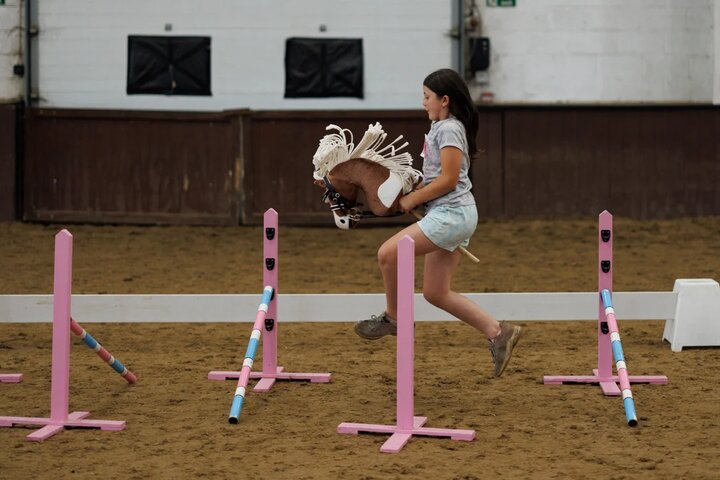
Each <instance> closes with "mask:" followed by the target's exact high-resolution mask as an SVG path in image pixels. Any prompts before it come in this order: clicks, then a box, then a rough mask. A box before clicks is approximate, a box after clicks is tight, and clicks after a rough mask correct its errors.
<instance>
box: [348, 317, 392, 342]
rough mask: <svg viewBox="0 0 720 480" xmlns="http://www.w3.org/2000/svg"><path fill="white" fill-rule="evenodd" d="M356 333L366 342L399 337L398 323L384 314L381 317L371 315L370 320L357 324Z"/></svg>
mask: <svg viewBox="0 0 720 480" xmlns="http://www.w3.org/2000/svg"><path fill="white" fill-rule="evenodd" d="M355 333H357V334H358V336H360V337H362V338H364V339H365V340H377V339H378V338H382V337H384V336H386V335H397V322H396V321H395V320H392V319H391V318H390V317H388V316H387V313H385V312H383V313H381V314H380V315H379V316H378V315H371V316H370V318H369V319H368V320H361V321H359V322H358V323H356V324H355Z"/></svg>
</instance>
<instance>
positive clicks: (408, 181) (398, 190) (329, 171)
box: [313, 123, 422, 230]
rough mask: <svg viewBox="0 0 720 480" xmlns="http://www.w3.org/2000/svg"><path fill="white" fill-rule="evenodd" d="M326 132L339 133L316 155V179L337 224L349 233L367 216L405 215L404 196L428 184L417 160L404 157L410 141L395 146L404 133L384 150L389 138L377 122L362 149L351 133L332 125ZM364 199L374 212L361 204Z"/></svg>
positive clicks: (326, 139) (330, 136)
mask: <svg viewBox="0 0 720 480" xmlns="http://www.w3.org/2000/svg"><path fill="white" fill-rule="evenodd" d="M326 130H335V131H336V133H331V134H328V135H325V136H324V137H323V138H322V139H320V145H319V146H318V149H317V151H316V152H315V155H313V165H314V166H315V171H314V172H313V178H314V180H315V184H317V185H319V186H320V187H324V188H325V193H324V195H323V201H324V202H325V203H327V204H328V205H330V210H331V211H332V213H333V217H334V219H335V225H336V226H337V227H338V228H341V229H344V230H347V229H350V228H353V227H355V226H357V223H358V222H359V221H360V220H361V219H363V218H369V217H387V216H393V215H400V214H402V213H401V212H400V211H399V208H398V201H399V199H400V197H401V196H402V195H405V194H407V193H409V192H410V191H412V190H413V189H414V188H415V186H416V185H417V184H418V183H419V182H420V181H421V180H422V173H420V171H418V170H416V169H414V168H413V166H412V162H413V159H412V156H411V155H410V154H409V153H407V152H404V153H399V151H400V150H402V149H403V148H405V147H407V145H408V143H407V142H405V143H403V144H402V145H400V146H399V147H396V146H395V144H396V143H397V142H399V141H400V140H402V138H403V137H402V135H400V136H399V137H397V138H396V139H395V140H394V141H393V142H391V143H390V144H388V145H386V146H384V147H383V142H385V139H386V137H387V134H386V133H385V132H384V131H383V128H382V125H380V123H375V125H370V126H369V127H368V129H367V131H366V132H365V134H364V135H363V137H362V139H361V140H360V142H359V143H358V144H357V146H356V145H355V144H354V143H353V135H352V132H351V131H350V130H348V129H344V128H340V127H338V126H337V125H328V126H327V127H326ZM361 196H362V197H364V200H365V202H366V203H367V208H368V209H369V210H365V209H364V207H365V205H364V204H363V203H361V202H360V201H359V198H360V197H361Z"/></svg>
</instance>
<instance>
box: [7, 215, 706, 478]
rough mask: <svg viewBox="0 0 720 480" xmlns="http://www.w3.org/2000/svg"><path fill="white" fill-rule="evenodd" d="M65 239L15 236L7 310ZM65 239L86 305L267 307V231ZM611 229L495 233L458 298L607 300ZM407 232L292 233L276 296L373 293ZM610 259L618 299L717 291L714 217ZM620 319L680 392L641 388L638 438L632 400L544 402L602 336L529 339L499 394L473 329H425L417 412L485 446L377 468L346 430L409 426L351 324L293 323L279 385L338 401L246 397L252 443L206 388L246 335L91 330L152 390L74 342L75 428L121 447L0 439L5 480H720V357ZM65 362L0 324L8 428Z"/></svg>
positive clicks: (484, 234)
mask: <svg viewBox="0 0 720 480" xmlns="http://www.w3.org/2000/svg"><path fill="white" fill-rule="evenodd" d="M62 227H63V226H61V225H47V226H42V225H27V224H0V258H2V268H1V269H0V294H46V293H50V292H51V290H52V251H53V247H52V245H53V244H52V242H53V235H54V234H55V233H56V232H57V231H58V230H59V228H62ZM68 228H69V229H70V230H71V231H72V232H73V234H74V237H75V261H74V292H75V293H109V294H124V293H186V294H192V293H258V294H259V290H260V288H261V281H262V280H261V278H262V277H261V275H262V273H261V261H262V255H261V243H260V238H261V229H260V228H190V227H133V226H119V227H118V226H116V227H113V226H84V225H74V226H69V227H68ZM596 228H597V227H596V221H595V219H582V220H577V219H570V220H513V221H492V222H484V223H481V225H480V226H479V228H478V231H477V233H476V235H475V237H474V239H473V242H472V243H471V247H470V250H471V251H473V253H475V254H476V255H478V256H479V257H480V258H481V260H482V261H481V263H480V264H479V265H472V264H470V263H469V262H466V261H464V262H463V263H462V265H461V267H460V271H459V272H458V274H457V278H456V283H455V285H454V288H455V289H456V290H458V291H464V292H494V291H498V292H503V291H514V292H522V291H592V290H594V289H595V288H596V282H597V280H596V271H595V270H596V266H595V262H596V258H597V252H596V244H595V241H596V240H595V238H596ZM395 230H396V228H387V227H382V228H367V227H363V228H360V229H358V230H355V231H353V232H341V231H339V230H335V229H320V228H291V227H281V232H280V261H281V270H280V275H281V276H280V286H281V291H282V292H285V293H317V292H333V293H361V292H380V291H381V290H382V284H381V280H380V277H379V273H378V271H377V267H376V262H375V251H376V249H377V247H378V245H379V244H380V243H381V242H382V240H383V239H384V238H386V237H388V236H390V234H391V233H393V232H394V231H395ZM337 245H343V248H342V249H339V248H338V247H337ZM614 245H615V257H614V258H615V275H614V284H615V289H616V290H617V291H646V290H649V291H652V290H671V289H672V286H673V282H674V280H675V279H676V278H701V277H703V278H708V277H709V278H715V279H720V255H719V254H718V252H720V218H705V219H680V220H673V221H633V220H623V219H621V218H617V217H616V218H615V239H614ZM421 281H422V271H421V269H420V268H419V267H418V272H417V282H418V285H419V284H420V283H421ZM367 313H368V314H370V313H376V312H367ZM245 314H246V315H247V316H251V317H254V312H246V313H245ZM618 316H619V319H620V330H621V333H622V339H623V346H624V349H625V353H626V357H627V363H628V369H629V371H630V373H631V374H633V375H644V374H648V375H649V374H664V375H667V376H668V377H669V384H668V385H664V386H657V385H637V386H635V387H634V395H635V399H636V405H637V410H638V415H639V420H640V425H639V426H638V427H636V428H629V427H627V426H625V421H624V414H623V410H622V405H621V402H620V400H619V399H617V398H607V397H603V395H602V394H601V393H600V390H599V388H598V387H594V386H545V385H542V383H541V379H542V376H543V375H547V374H566V373H567V374H588V373H589V372H590V370H591V369H592V368H593V366H594V365H595V364H596V362H597V358H596V344H595V343H596V333H595V325H594V324H593V323H592V322H587V321H585V322H581V321H578V322H525V323H523V325H524V326H525V327H526V332H525V335H524V337H523V339H522V340H521V343H520V344H519V345H518V349H517V350H516V353H515V355H514V357H513V360H512V363H511V364H510V366H509V367H508V370H507V371H506V373H505V375H504V376H503V377H502V378H500V379H493V378H492V377H491V362H490V357H489V353H488V351H487V349H486V342H485V340H484V339H483V338H481V336H479V335H478V334H476V333H474V331H473V330H471V329H470V328H469V327H467V326H465V325H463V324H461V323H460V322H430V323H426V322H423V323H420V324H418V325H417V327H416V328H417V333H416V337H417V338H416V346H415V372H416V373H415V377H416V385H415V413H416V414H418V415H425V416H428V417H429V422H428V426H433V427H451V428H471V429H475V430H476V431H477V438H476V440H475V441H473V442H454V441H449V440H445V439H431V438H415V439H413V440H411V442H410V443H409V444H408V445H407V446H406V447H405V448H404V449H403V451H402V452H401V453H400V454H398V455H388V454H381V453H379V448H380V445H381V444H382V443H383V442H384V441H385V439H386V438H387V437H386V436H384V435H362V436H353V435H338V434H336V433H335V430H336V428H337V425H338V424H339V423H341V422H344V421H358V422H376V423H393V422H394V417H395V364H394V355H395V343H394V340H393V339H382V340H380V341H377V342H366V341H361V340H360V339H358V338H357V337H356V336H355V335H354V334H353V333H352V330H351V327H352V326H351V325H350V324H347V323H330V324H312V323H284V324H281V325H280V330H279V335H280V351H279V359H280V364H281V365H285V366H286V367H287V368H288V369H290V370H292V371H309V372H331V373H332V381H331V383H328V384H308V383H280V384H278V385H276V387H275V388H274V389H273V391H272V392H271V393H269V394H254V393H250V394H249V395H248V398H247V401H246V406H245V408H244V410H243V416H242V419H241V421H240V424H238V425H230V424H228V423H227V420H226V416H227V410H228V407H229V405H230V400H231V397H232V392H233V391H234V388H235V383H234V382H211V381H208V380H206V378H207V373H208V371H209V370H216V369H228V368H231V367H232V365H237V367H236V368H239V365H240V364H241V362H242V358H241V357H242V355H243V353H244V351H245V346H246V342H247V338H248V335H249V333H250V324H249V323H240V324H203V323H193V324H87V325H86V327H87V328H88V330H90V331H91V333H92V334H93V335H95V336H96V337H97V338H98V339H99V340H100V341H101V342H102V343H103V344H104V345H105V346H107V347H108V349H109V350H110V351H111V352H113V353H114V354H115V355H117V356H118V357H119V358H120V359H121V360H122V361H123V362H124V363H125V364H126V365H128V367H129V368H131V369H132V370H133V371H135V372H136V373H137V375H138V377H139V382H138V384H137V385H135V386H133V387H128V386H127V385H126V384H125V382H124V381H123V380H122V379H121V378H119V377H118V376H117V375H116V374H115V373H113V372H112V371H111V370H110V369H109V368H108V367H107V366H105V365H102V364H101V362H100V361H99V359H98V358H97V357H96V356H95V355H94V354H92V353H91V352H88V351H87V349H86V348H85V347H84V346H82V345H81V344H80V343H78V341H74V342H73V350H72V357H71V358H72V360H71V361H72V379H71V388H70V408H71V410H89V411H90V412H91V416H92V418H97V419H108V420H125V421H127V428H126V429H125V430H124V431H122V432H106V431H99V430H72V431H65V432H62V433H60V434H59V435H56V436H55V437H53V438H51V439H49V440H47V441H46V442H43V443H39V444H35V443H30V442H26V441H25V436H26V435H27V434H28V433H30V432H31V431H32V430H31V429H28V428H12V429H11V428H0V478H2V479H25V478H40V479H45V478H47V479H50V478H79V479H85V478H88V479H89V478H117V479H155V478H157V479H177V478H182V479H185V478H193V479H194V478H213V479H216V478H217V479H223V478H228V479H229V478H280V479H393V478H402V479H410V478H441V479H481V478H495V477H498V478H599V477H603V478H614V479H622V478H626V479H631V478H632V479H634V478H668V479H669V478H673V479H674V478H683V479H703V478H707V479H710V478H718V470H719V469H720V460H719V458H720V401H718V399H719V398H720V395H719V388H718V385H720V355H718V354H719V353H720V350H718V349H717V348H693V349H686V350H684V351H683V352H680V353H673V352H671V350H670V346H669V345H668V344H667V343H663V342H662V340H661V337H662V331H663V326H664V324H663V322H661V321H632V322H630V321H625V322H623V321H622V312H618ZM78 320H79V321H82V319H78ZM281 322H282V319H281ZM50 342H51V325H50V324H49V323H47V324H9V323H0V373H14V372H21V373H23V374H24V375H25V380H24V381H23V382H22V383H20V384H14V385H9V384H2V385H0V415H13V416H40V417H44V416H48V414H49V392H50V346H51V343H50ZM261 357H262V355H261V351H260V352H259V355H258V358H257V359H256V365H259V363H258V362H259V361H260V359H261Z"/></svg>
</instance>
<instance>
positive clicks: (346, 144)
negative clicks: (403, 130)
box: [313, 122, 422, 194]
mask: <svg viewBox="0 0 720 480" xmlns="http://www.w3.org/2000/svg"><path fill="white" fill-rule="evenodd" d="M325 130H336V131H337V133H330V134H328V135H325V136H324V137H323V138H321V139H320V145H319V146H318V149H317V151H316V152H315V155H313V165H314V166H315V171H314V172H313V178H315V179H316V180H322V179H323V178H324V177H325V176H327V175H328V174H329V173H330V171H331V170H332V169H333V168H335V167H336V166H337V165H338V164H340V163H342V162H345V161H347V160H350V159H351V158H365V159H367V160H372V161H373V162H376V163H379V164H380V165H382V166H384V167H385V168H387V169H388V170H390V172H391V173H394V174H396V175H398V176H399V177H400V180H401V182H402V189H403V194H407V193H409V192H410V191H411V190H412V189H413V188H414V187H415V185H416V184H417V182H418V181H419V180H420V179H421V178H422V173H421V172H420V171H419V170H416V169H414V168H413V167H412V163H413V159H412V156H411V155H410V154H409V153H407V152H403V153H399V151H400V150H402V149H403V148H405V147H407V146H408V142H405V143H403V144H402V145H400V146H399V147H396V146H395V144H396V143H397V142H399V141H400V140H402V138H403V136H402V135H400V136H399V137H397V138H396V139H395V140H393V141H392V142H391V143H389V144H388V145H386V146H384V147H382V144H383V142H384V141H385V138H386V137H387V133H385V132H384V131H383V128H382V125H380V122H375V125H372V124H371V125H369V126H368V129H367V131H366V132H365V134H364V135H363V137H362V139H361V140H360V143H358V144H357V146H355V144H354V143H353V134H352V132H351V131H350V130H348V129H347V128H340V127H339V126H337V125H332V124H331V125H328V126H327V127H325ZM381 147H382V148H381Z"/></svg>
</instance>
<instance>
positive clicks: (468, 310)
mask: <svg viewBox="0 0 720 480" xmlns="http://www.w3.org/2000/svg"><path fill="white" fill-rule="evenodd" d="M460 257H461V254H460V250H455V251H454V252H448V251H447V250H443V249H437V250H436V251H433V252H431V253H428V254H427V255H426V256H425V269H424V274H423V279H424V281H423V296H424V297H425V299H426V300H427V301H428V302H430V303H431V304H433V305H435V306H436V307H438V308H441V309H442V310H445V311H446V312H448V313H449V314H451V315H453V316H454V317H457V318H459V319H460V320H462V321H463V322H465V323H467V324H468V325H470V326H471V327H473V328H475V329H477V330H479V331H481V332H483V333H484V334H485V335H486V336H487V338H489V339H494V338H495V337H497V336H498V335H499V334H500V322H498V321H497V320H495V318H494V317H493V316H492V315H490V314H489V313H487V312H486V311H484V310H483V309H481V308H480V307H478V306H477V305H476V304H475V303H474V302H473V301H471V300H470V299H469V298H467V297H465V296H463V295H460V294H459V293H457V292H453V291H452V290H451V289H450V286H451V282H452V278H453V275H454V274H455V271H456V270H457V267H458V265H459V263H460Z"/></svg>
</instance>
